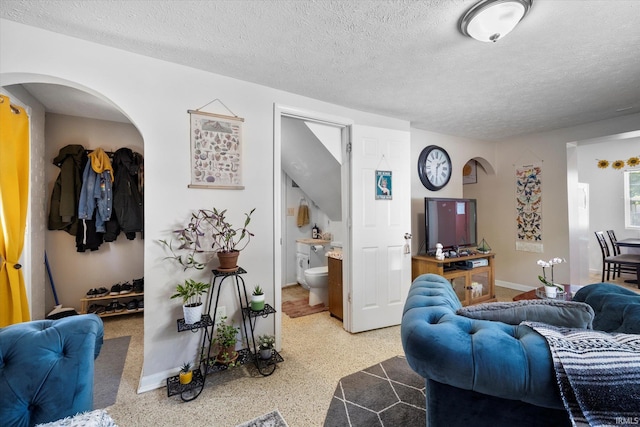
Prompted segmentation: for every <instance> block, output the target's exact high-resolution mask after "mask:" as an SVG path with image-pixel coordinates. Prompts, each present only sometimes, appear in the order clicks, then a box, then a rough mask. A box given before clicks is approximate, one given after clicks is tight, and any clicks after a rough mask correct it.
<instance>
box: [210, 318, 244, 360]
mask: <svg viewBox="0 0 640 427" xmlns="http://www.w3.org/2000/svg"><path fill="white" fill-rule="evenodd" d="M238 332H240V329H239V328H236V327H235V326H233V325H228V324H227V317H226V316H222V317H220V321H219V322H218V323H217V324H216V332H215V337H214V338H213V343H214V344H216V345H217V348H218V355H217V357H216V362H218V363H222V364H224V365H228V366H234V362H235V361H236V359H237V358H238V352H237V351H236V343H237V342H238Z"/></svg>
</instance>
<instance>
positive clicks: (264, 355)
mask: <svg viewBox="0 0 640 427" xmlns="http://www.w3.org/2000/svg"><path fill="white" fill-rule="evenodd" d="M272 354H273V350H272V349H270V348H267V349H264V348H263V349H260V359H265V360H267V359H271V355H272Z"/></svg>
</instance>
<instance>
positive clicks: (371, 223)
mask: <svg viewBox="0 0 640 427" xmlns="http://www.w3.org/2000/svg"><path fill="white" fill-rule="evenodd" d="M351 142H352V148H351V217H350V220H351V221H350V222H351V233H350V235H351V257H350V259H349V261H350V262H349V266H348V268H349V271H350V278H349V279H350V280H349V292H348V295H347V296H348V297H350V302H351V304H350V310H349V311H350V316H349V317H348V318H349V322H348V325H345V326H346V329H347V330H349V331H350V332H361V331H366V330H371V329H377V328H382V327H386V326H392V325H398V324H400V321H401V318H402V309H403V307H404V302H405V300H406V296H407V293H408V292H409V287H410V285H411V254H410V253H405V250H404V247H405V243H409V242H408V241H405V238H404V237H405V233H410V232H411V180H410V175H409V173H410V170H411V165H410V161H411V160H410V135H409V132H404V131H396V130H389V129H381V128H374V127H366V126H353V127H352V140H351ZM377 170H378V171H391V179H390V182H389V184H388V187H390V188H391V199H376V189H377V188H378V180H377V179H376V171H377ZM409 252H410V251H409Z"/></svg>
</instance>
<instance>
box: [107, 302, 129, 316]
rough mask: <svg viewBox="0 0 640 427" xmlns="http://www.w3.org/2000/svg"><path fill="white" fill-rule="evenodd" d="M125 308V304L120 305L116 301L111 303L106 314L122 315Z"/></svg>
mask: <svg viewBox="0 0 640 427" xmlns="http://www.w3.org/2000/svg"><path fill="white" fill-rule="evenodd" d="M124 308H125V306H124V304H120V303H119V302H118V300H114V301H112V302H111V304H109V305H108V306H107V307H106V308H105V312H106V313H113V312H116V313H120V312H122V311H124Z"/></svg>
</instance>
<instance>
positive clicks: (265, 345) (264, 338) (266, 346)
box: [258, 335, 276, 359]
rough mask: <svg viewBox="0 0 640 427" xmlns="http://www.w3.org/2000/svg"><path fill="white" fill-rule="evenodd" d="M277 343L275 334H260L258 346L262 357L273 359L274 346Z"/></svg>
mask: <svg viewBox="0 0 640 427" xmlns="http://www.w3.org/2000/svg"><path fill="white" fill-rule="evenodd" d="M275 344H276V337H274V336H273V335H260V336H259V337H258V348H259V350H260V359H271V356H272V355H273V347H274V346H275Z"/></svg>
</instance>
